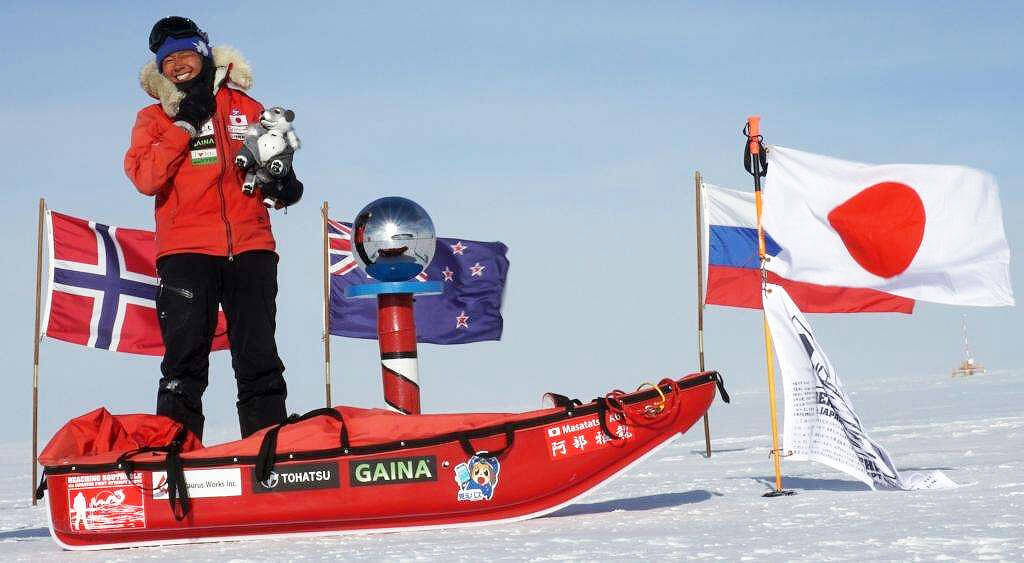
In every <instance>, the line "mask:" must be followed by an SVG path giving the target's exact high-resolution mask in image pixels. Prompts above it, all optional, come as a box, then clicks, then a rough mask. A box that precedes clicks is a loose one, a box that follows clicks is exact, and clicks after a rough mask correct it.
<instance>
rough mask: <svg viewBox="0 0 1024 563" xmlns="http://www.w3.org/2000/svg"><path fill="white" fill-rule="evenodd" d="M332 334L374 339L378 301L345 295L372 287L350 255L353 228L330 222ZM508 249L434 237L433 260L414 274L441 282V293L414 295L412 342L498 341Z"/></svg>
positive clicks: (496, 244) (492, 244) (419, 277)
mask: <svg viewBox="0 0 1024 563" xmlns="http://www.w3.org/2000/svg"><path fill="white" fill-rule="evenodd" d="M327 231H328V235H329V238H330V259H331V260H330V264H331V265H330V271H331V274H332V275H331V334H333V335H336V336H348V337H351V338H370V339H376V338H377V300H376V299H372V298H370V299H366V298H357V299H353V298H348V297H345V288H346V287H348V286H350V285H357V284H364V283H374V282H375V280H373V279H370V278H369V277H367V275H366V273H365V272H363V271H362V270H361V269H360V268H359V266H358V264H357V263H356V261H355V258H353V256H352V238H351V235H352V226H351V224H349V223H342V222H339V221H334V220H328V221H327ZM507 251H508V247H506V246H505V245H504V244H502V243H500V242H477V241H472V240H466V239H450V238H438V239H437V250H436V251H435V252H434V259H433V260H432V261H431V262H430V265H429V266H428V267H427V269H426V270H425V271H424V272H423V273H421V274H420V275H419V276H417V278H416V279H418V280H420V281H425V280H437V281H440V282H442V283H443V284H444V291H443V293H442V294H441V295H417V296H416V297H415V305H414V309H415V312H416V339H417V340H418V341H419V342H429V343H431V344H465V343H468V342H479V341H481V340H500V339H501V329H502V320H501V299H502V294H503V293H504V291H505V278H506V276H507V275H508V265H509V264H508V258H506V257H505V253H506V252H507Z"/></svg>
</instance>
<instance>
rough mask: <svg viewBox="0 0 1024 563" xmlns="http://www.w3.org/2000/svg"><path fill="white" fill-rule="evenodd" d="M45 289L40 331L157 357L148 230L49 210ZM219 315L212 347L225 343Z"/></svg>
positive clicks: (152, 237)
mask: <svg viewBox="0 0 1024 563" xmlns="http://www.w3.org/2000/svg"><path fill="white" fill-rule="evenodd" d="M46 233H47V240H48V242H49V249H50V255H49V258H50V260H49V262H50V267H49V276H50V290H49V294H48V299H47V303H46V314H45V316H44V325H43V326H44V333H43V334H44V335H45V336H49V337H50V338H55V339H57V340H63V341H65V342H71V343H74V344H79V345H82V346H89V347H91V348H102V349H104V350H110V351H113V352H125V353H129V354H145V355H150V356H162V355H163V353H164V345H163V341H162V339H161V338H160V325H159V324H158V322H157V316H156V295H157V291H158V289H159V280H158V279H157V274H156V238H155V235H154V233H153V232H152V231H144V230H139V229H124V228H120V227H111V226H108V225H103V224H100V223H96V222H94V221H88V220H85V219H79V218H77V217H72V216H70V215H64V214H63V213H57V212H56V211H47V212H46ZM226 326H227V323H226V321H225V318H224V313H223V312H220V313H219V314H218V318H217V330H216V333H215V334H217V336H216V337H215V338H214V341H213V349H214V350H224V349H227V348H228V341H227V337H226V334H227V331H226V329H225V327H226Z"/></svg>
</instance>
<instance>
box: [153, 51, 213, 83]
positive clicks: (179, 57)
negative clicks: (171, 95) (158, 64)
mask: <svg viewBox="0 0 1024 563" xmlns="http://www.w3.org/2000/svg"><path fill="white" fill-rule="evenodd" d="M201 70H203V60H202V59H201V58H200V57H199V53H197V52H195V51H176V52H174V53H171V54H170V55H167V58H165V59H164V64H163V68H161V69H160V71H161V72H163V74H164V76H166V77H167V78H169V79H171V82H174V83H175V84H180V83H182V82H185V81H188V80H192V79H193V78H195V77H196V76H197V75H198V74H199V72H200V71H201Z"/></svg>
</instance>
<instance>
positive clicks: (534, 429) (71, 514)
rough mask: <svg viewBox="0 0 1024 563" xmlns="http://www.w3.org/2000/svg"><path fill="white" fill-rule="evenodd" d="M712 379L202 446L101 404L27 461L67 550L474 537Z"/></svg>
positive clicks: (546, 507)
mask: <svg viewBox="0 0 1024 563" xmlns="http://www.w3.org/2000/svg"><path fill="white" fill-rule="evenodd" d="M716 385H717V387H718V389H719V390H720V391H721V392H722V398H723V400H725V401H726V402H728V395H726V394H725V389H724V388H723V387H722V380H721V377H720V376H719V375H718V373H717V372H711V371H709V372H702V373H697V374H691V375H688V376H686V377H684V378H682V379H679V380H671V379H665V380H663V381H662V382H661V383H659V384H658V385H657V386H653V387H650V388H646V389H641V390H638V391H636V392H633V393H622V392H620V391H613V392H612V393H609V394H608V395H606V396H605V397H600V398H598V399H595V400H593V401H591V402H589V403H585V404H584V403H581V402H580V401H578V400H569V399H567V398H565V397H562V396H560V395H551V394H549V397H551V398H553V402H554V404H555V406H554V407H552V408H547V409H542V410H537V411H531V412H525V413H518V414H489V413H466V414H425V415H409V416H405V415H399V414H395V413H392V412H390V411H385V410H381V409H361V408H356V407H347V406H339V407H335V408H331V409H328V408H323V409H317V410H314V411H311V412H309V413H306V414H305V415H302V416H296V415H292V417H291V418H289V420H288V421H286V422H285V423H283V424H281V425H278V426H272V427H270V428H266V429H263V430H261V431H259V432H257V433H255V434H253V435H252V436H250V437H248V438H246V439H244V440H238V441H234V442H228V443H226V444H220V445H216V446H209V447H204V446H203V445H202V444H201V443H200V442H199V441H198V440H196V438H195V436H193V435H192V434H191V433H190V432H188V431H187V430H185V428H184V427H182V426H181V425H180V424H178V423H176V422H174V421H172V420H171V419H168V418H166V417H162V416H156V415H143V414H132V415H112V414H110V413H109V412H107V411H106V409H103V408H100V409H97V410H95V411H92V412H90V413H88V414H85V415H83V416H81V417H79V418H76V419H73V420H71V421H70V422H68V423H67V424H66V425H65V426H64V427H63V428H62V429H61V430H60V431H59V432H57V434H56V435H55V436H54V437H53V439H52V440H50V443H49V444H48V445H47V446H46V448H45V449H44V450H43V453H42V454H41V455H40V456H39V462H40V463H41V464H42V465H43V466H44V468H45V469H44V474H43V479H44V481H43V483H42V484H41V485H40V490H39V491H38V493H37V494H38V495H40V496H41V495H42V494H43V491H44V490H48V492H49V494H48V495H47V504H48V506H49V511H48V514H49V525H50V532H51V534H52V536H53V538H54V540H55V541H56V542H57V543H58V544H59V545H60V546H62V547H64V548H66V549H104V548H114V547H129V546H141V545H159V544H172V543H190V542H205V541H220V540H227V539H246V538H258V537H267V536H280V535H289V534H290V535H329V534H339V533H353V532H379V531H397V530H401V529H424V528H438V527H454V526H460V525H481V524H488V523H495V522H504V521H513V520H521V519H525V518H532V517H535V516H540V515H543V514H547V513H549V512H552V511H554V510H557V509H559V508H561V507H563V506H565V505H567V504H570V503H572V502H575V501H576V500H578V499H579V498H580V497H581V496H582V495H584V494H586V493H588V492H590V491H592V490H593V489H594V488H595V487H596V486H598V485H600V484H602V483H604V482H606V481H608V479H610V478H611V477H613V476H615V475H616V474H618V473H620V472H622V471H623V470H625V469H626V468H628V467H629V466H630V465H632V464H633V463H635V462H637V461H639V460H640V459H642V458H644V457H645V456H647V455H649V454H651V453H652V452H653V451H655V450H656V449H657V448H659V447H660V446H663V445H664V444H666V443H667V442H668V441H669V440H671V439H672V438H674V437H676V436H679V435H680V433H682V432H685V431H686V430H687V429H689V428H690V427H691V426H692V425H693V424H694V423H695V422H696V421H697V420H698V419H700V417H701V416H702V415H703V414H704V413H705V412H706V411H707V409H708V407H709V406H710V405H711V401H712V400H713V399H714V397H715V388H716Z"/></svg>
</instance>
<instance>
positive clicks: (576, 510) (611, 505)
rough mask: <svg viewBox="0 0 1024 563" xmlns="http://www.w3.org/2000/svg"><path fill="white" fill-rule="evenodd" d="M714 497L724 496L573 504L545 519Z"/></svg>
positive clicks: (655, 497) (684, 495)
mask: <svg viewBox="0 0 1024 563" xmlns="http://www.w3.org/2000/svg"><path fill="white" fill-rule="evenodd" d="M712 496H716V497H720V496H722V493H713V492H709V491H704V490H697V491H688V492H685V493H661V494H657V495H645V496H642V497H633V498H620V499H615V500H606V501H604V502H590V503H581V504H571V505H569V506H567V507H565V508H563V509H561V510H557V511H555V512H552V513H551V514H548V515H547V516H546V517H545V518H560V517H562V516H579V515H581V514H599V513H602V512H614V511H616V510H629V511H634V510H654V509H656V508H669V507H672V506H679V505H682V504H692V503H696V502H704V501H706V500H708V499H710V498H711V497H712Z"/></svg>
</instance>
